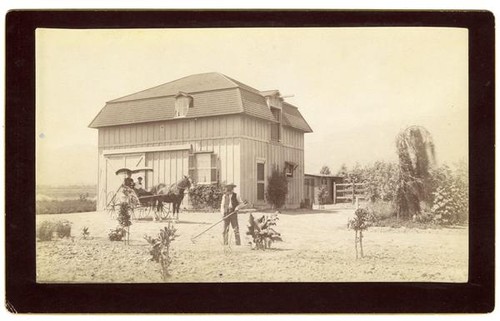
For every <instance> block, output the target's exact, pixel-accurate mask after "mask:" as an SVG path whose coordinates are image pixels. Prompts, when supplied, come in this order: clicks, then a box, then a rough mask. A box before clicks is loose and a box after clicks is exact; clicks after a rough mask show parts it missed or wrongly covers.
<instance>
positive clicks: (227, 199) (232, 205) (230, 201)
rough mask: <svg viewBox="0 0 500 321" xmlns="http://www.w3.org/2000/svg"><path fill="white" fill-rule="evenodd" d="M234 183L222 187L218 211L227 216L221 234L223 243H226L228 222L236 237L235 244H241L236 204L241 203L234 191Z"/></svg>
mask: <svg viewBox="0 0 500 321" xmlns="http://www.w3.org/2000/svg"><path fill="white" fill-rule="evenodd" d="M235 187H236V185H234V184H227V185H226V186H225V187H224V189H225V191H224V194H223V195H222V202H221V206H220V212H221V214H222V216H223V217H225V216H228V215H229V214H231V213H233V214H231V215H229V216H228V217H226V218H225V219H224V230H223V232H222V235H223V237H224V245H227V244H228V232H229V224H231V227H232V228H233V230H234V237H235V239H236V245H241V239H240V229H239V226H238V205H240V204H243V202H242V201H241V198H240V197H239V195H237V194H236V193H235V192H234V188H235Z"/></svg>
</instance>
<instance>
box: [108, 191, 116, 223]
mask: <svg viewBox="0 0 500 321" xmlns="http://www.w3.org/2000/svg"><path fill="white" fill-rule="evenodd" d="M106 200H111V201H110V202H109V204H108V207H106V212H107V213H108V215H109V217H110V218H112V219H115V218H117V215H118V214H117V211H116V208H117V206H118V200H117V198H116V193H114V192H109V193H108V197H107V199H106Z"/></svg>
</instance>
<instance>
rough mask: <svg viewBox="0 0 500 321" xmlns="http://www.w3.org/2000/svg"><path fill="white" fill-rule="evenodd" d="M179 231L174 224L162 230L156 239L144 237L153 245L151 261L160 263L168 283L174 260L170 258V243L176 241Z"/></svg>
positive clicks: (164, 278) (163, 275) (162, 273)
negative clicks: (169, 270) (169, 268)
mask: <svg viewBox="0 0 500 321" xmlns="http://www.w3.org/2000/svg"><path fill="white" fill-rule="evenodd" d="M176 231H177V230H176V229H175V228H174V226H173V225H172V223H170V222H169V223H168V225H167V226H166V227H164V228H163V229H162V230H160V233H159V234H158V236H157V237H156V238H152V237H150V236H147V235H144V239H145V240H146V241H147V242H148V243H149V244H150V245H151V250H150V251H149V254H151V256H152V257H151V260H152V261H155V262H158V263H160V266H161V275H162V277H163V280H164V281H166V280H167V278H168V277H169V276H170V274H169V272H168V267H169V266H170V264H171V263H172V258H171V257H170V243H171V242H172V241H173V240H175V238H176V236H177V235H176V234H175V232H176Z"/></svg>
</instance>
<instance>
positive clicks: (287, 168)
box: [285, 162, 299, 177]
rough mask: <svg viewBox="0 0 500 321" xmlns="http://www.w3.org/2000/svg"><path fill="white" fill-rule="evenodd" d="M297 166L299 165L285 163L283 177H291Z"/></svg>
mask: <svg viewBox="0 0 500 321" xmlns="http://www.w3.org/2000/svg"><path fill="white" fill-rule="evenodd" d="M297 166H299V165H297V164H296V163H294V162H285V175H286V176H288V177H293V172H295V169H296V168H297Z"/></svg>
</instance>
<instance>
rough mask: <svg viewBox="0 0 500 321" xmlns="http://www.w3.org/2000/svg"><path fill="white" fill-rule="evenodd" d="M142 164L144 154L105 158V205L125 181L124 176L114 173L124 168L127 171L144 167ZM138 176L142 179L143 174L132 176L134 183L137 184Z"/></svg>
mask: <svg viewBox="0 0 500 321" xmlns="http://www.w3.org/2000/svg"><path fill="white" fill-rule="evenodd" d="M144 164H145V162H144V154H130V155H112V156H107V157H106V204H108V203H109V202H110V201H111V199H112V198H113V197H114V195H115V194H116V192H117V191H118V190H119V188H120V186H121V184H122V183H123V181H124V180H125V177H127V175H126V174H119V175H116V171H117V170H119V169H120V168H124V167H125V168H128V169H135V168H137V167H144ZM139 176H141V177H143V178H144V174H143V173H137V174H133V175H132V179H133V180H134V182H137V178H138V177H139Z"/></svg>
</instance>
